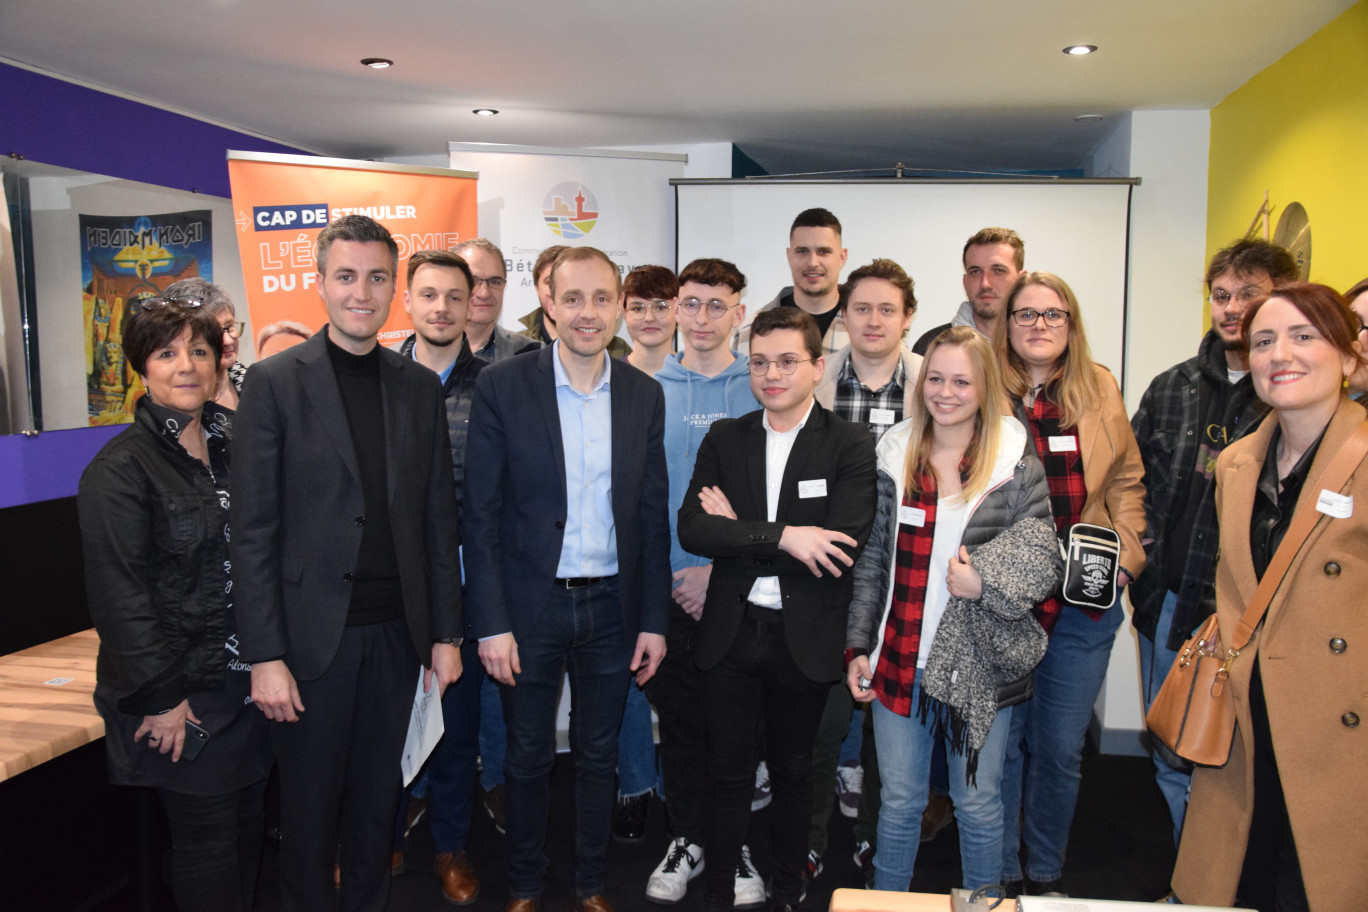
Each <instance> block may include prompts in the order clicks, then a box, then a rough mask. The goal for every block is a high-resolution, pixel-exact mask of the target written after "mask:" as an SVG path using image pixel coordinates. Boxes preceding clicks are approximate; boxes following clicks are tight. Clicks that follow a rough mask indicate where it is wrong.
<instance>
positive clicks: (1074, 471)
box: [1024, 394, 1102, 633]
mask: <svg viewBox="0 0 1368 912" xmlns="http://www.w3.org/2000/svg"><path fill="white" fill-rule="evenodd" d="M1024 409H1025V412H1026V424H1027V427H1028V428H1029V429H1030V431H1031V440H1032V441H1034V442H1035V448H1036V454H1037V455H1038V456H1039V457H1040V462H1041V465H1043V466H1044V467H1045V481H1046V483H1047V484H1048V485H1049V488H1050V513H1051V515H1052V516H1054V522H1055V530H1056V531H1057V532H1059V533H1061V534H1062V533H1066V532H1067V531H1068V529H1069V527H1070V526H1072V525H1073V524H1074V523H1076V522H1078V521H1079V519H1080V517H1082V515H1083V505H1084V504H1085V503H1087V500H1088V488H1087V486H1086V485H1084V484H1083V454H1082V453H1080V452H1079V444H1078V428H1076V427H1067V428H1066V427H1061V426H1060V424H1061V419H1062V417H1063V416H1062V415H1061V414H1060V411H1059V406H1057V405H1055V404H1054V403H1053V402H1050V401H1049V400H1048V399H1046V398H1045V396H1044V395H1042V394H1037V395H1036V399H1035V402H1034V403H1033V404H1032V405H1029V406H1024ZM1051 437H1072V438H1073V439H1074V448H1073V451H1072V452H1059V453H1054V452H1051V451H1050V438H1051ZM1063 607H1064V606H1063V603H1062V602H1060V600H1059V596H1058V595H1053V596H1051V597H1050V598H1048V599H1046V600H1045V601H1043V602H1041V603H1040V604H1039V605H1037V606H1036V607H1035V616H1036V620H1037V621H1039V622H1040V626H1041V627H1043V628H1045V632H1046V633H1049V632H1050V631H1052V630H1053V629H1054V625H1055V622H1056V621H1057V620H1058V619H1059V612H1060V611H1061V610H1062V609H1063ZM1080 610H1082V611H1086V612H1087V613H1088V616H1089V617H1091V618H1092V619H1093V620H1094V621H1095V620H1098V619H1099V618H1101V617H1102V612H1100V611H1094V610H1092V609H1089V608H1083V609H1080Z"/></svg>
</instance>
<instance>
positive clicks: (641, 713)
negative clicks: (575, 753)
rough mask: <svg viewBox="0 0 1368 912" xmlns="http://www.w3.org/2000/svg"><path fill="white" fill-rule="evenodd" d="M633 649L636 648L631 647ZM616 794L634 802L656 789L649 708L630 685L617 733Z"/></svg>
mask: <svg viewBox="0 0 1368 912" xmlns="http://www.w3.org/2000/svg"><path fill="white" fill-rule="evenodd" d="M634 645H635V644H634ZM617 774H618V794H619V795H621V796H622V797H624V798H635V797H636V796H637V795H644V794H646V793H647V792H649V791H651V790H652V789H654V788H656V786H657V780H658V776H657V774H656V749H655V733H654V732H653V731H652V730H651V704H650V703H649V702H648V701H647V700H646V694H645V693H644V692H643V691H642V689H641V688H640V687H637V686H636V682H635V681H633V682H632V683H631V684H629V685H628V686H627V705H626V706H625V707H623V710H622V731H620V732H619V733H618V765H617Z"/></svg>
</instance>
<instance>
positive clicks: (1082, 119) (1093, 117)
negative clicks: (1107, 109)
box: [1074, 114, 1102, 123]
mask: <svg viewBox="0 0 1368 912" xmlns="http://www.w3.org/2000/svg"><path fill="white" fill-rule="evenodd" d="M1101 119H1102V115H1101V114H1079V115H1078V116H1077V117H1075V118H1074V120H1076V121H1077V122H1078V123H1097V122H1098V121H1099V120H1101Z"/></svg>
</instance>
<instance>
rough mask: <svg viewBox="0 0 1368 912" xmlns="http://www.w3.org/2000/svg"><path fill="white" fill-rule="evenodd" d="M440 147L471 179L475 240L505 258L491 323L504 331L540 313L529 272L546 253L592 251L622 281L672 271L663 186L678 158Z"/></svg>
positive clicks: (671, 227)
mask: <svg viewBox="0 0 1368 912" xmlns="http://www.w3.org/2000/svg"><path fill="white" fill-rule="evenodd" d="M447 148H448V154H449V156H450V166H451V167H452V168H456V169H459V170H462V171H477V172H479V175H480V180H479V190H478V200H479V231H480V234H481V235H482V236H484V237H487V238H489V239H490V240H491V241H493V242H494V243H496V244H498V245H499V247H500V249H502V250H503V253H504V260H505V264H506V265H507V267H508V290H507V292H506V293H505V295H504V309H503V316H502V317H501V318H500V323H502V324H503V325H504V326H506V327H508V328H509V329H514V330H518V329H521V328H522V325H521V324H520V322H519V319H520V318H521V317H523V316H525V315H526V314H529V313H531V312H532V311H533V310H535V309H536V308H537V307H539V306H540V305H539V303H538V301H537V289H536V287H535V282H534V279H533V276H532V267H533V265H534V264H535V263H536V261H537V256H538V255H539V254H540V253H541V252H542V251H543V250H545V249H546V248H547V247H550V246H552V245H555V244H565V245H567V246H571V247H586V246H587V247H597V248H599V249H600V250H602V251H603V252H604V253H606V254H608V256H609V258H610V259H612V261H613V262H614V263H616V264H617V266H618V269H619V270H620V271H621V273H622V274H623V275H624V276H625V275H626V274H627V273H628V272H630V271H631V270H632V269H635V268H636V267H637V266H645V265H648V264H658V265H662V266H668V267H670V268H671V269H673V268H674V266H675V262H674V258H675V200H674V188H673V187H671V186H670V179H671V178H678V177H682V176H683V175H684V165H685V163H686V160H687V158H686V156H684V155H680V154H673V153H657V152H626V151H618V150H614V149H543V148H540V147H534V146H503V145H500V146H493V145H489V144H485V143H456V142H453V143H449V144H448V147H447ZM621 334H622V335H624V336H625V331H623V332H622V333H621Z"/></svg>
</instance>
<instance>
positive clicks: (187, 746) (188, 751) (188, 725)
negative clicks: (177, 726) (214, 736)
mask: <svg viewBox="0 0 1368 912" xmlns="http://www.w3.org/2000/svg"><path fill="white" fill-rule="evenodd" d="M208 743H209V732H208V731H207V730H205V729H204V728H202V727H201V726H199V725H196V724H195V723H194V722H191V721H190V720H189V719H186V720H185V743H184V744H182V745H181V755H180V758H181V759H182V760H194V759H195V758H196V757H198V756H199V755H200V751H202V750H204V745H206V744H208Z"/></svg>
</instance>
